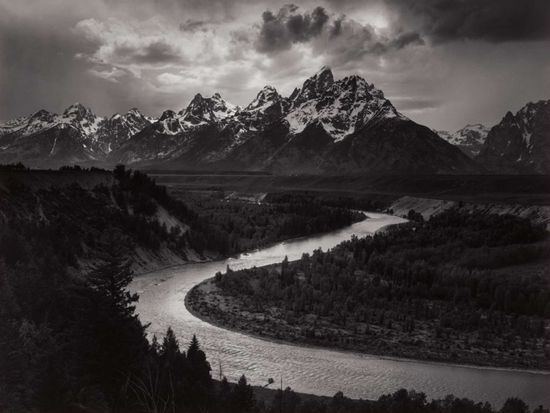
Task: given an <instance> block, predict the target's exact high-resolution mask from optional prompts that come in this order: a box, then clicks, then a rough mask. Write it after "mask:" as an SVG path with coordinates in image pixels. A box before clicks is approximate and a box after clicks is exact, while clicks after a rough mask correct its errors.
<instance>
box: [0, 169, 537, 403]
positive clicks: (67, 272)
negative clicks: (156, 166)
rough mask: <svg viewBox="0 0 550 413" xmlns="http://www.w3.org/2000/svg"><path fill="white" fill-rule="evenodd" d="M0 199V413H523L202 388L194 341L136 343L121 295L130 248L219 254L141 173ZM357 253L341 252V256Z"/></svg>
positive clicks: (239, 386)
mask: <svg viewBox="0 0 550 413" xmlns="http://www.w3.org/2000/svg"><path fill="white" fill-rule="evenodd" d="M61 172H62V173H73V172H75V171H74V170H65V171H61ZM91 172H93V171H90V173H91ZM78 173H87V172H85V171H78ZM57 179H58V177H56V180H57ZM0 193H1V196H0V411H2V412H41V413H42V412H44V413H60V412H66V413H74V412H98V413H99V412H124V413H141V412H143V413H146V412H155V413H157V412H172V413H175V412H178V413H179V412H220V413H221V412H229V413H237V412H242V413H246V412H295V413H302V412H303V413H308V412H311V413H313V412H325V413H332V412H342V413H343V412H373V413H374V412H387V413H401V412H403V413H404V412H411V411H415V412H427V413H428V412H449V413H462V412H474V413H478V412H479V413H492V412H497V411H498V412H500V413H528V412H529V411H530V409H529V408H528V407H527V406H526V404H525V403H523V402H522V401H521V400H518V399H513V398H512V399H509V400H508V401H507V402H506V404H505V405H504V406H503V407H502V408H501V409H500V410H495V408H494V407H491V406H489V405H487V404H484V403H475V402H473V401H471V400H467V399H458V398H454V397H451V396H450V397H448V398H445V399H443V400H433V401H428V400H427V398H426V396H425V395H424V394H423V393H418V392H414V391H405V390H400V391H398V392H396V393H394V394H392V395H386V396H383V397H381V398H380V399H379V400H378V401H358V400H350V399H347V398H345V397H344V396H343V395H342V394H341V393H338V394H336V395H335V396H334V397H333V398H315V397H311V396H308V397H305V396H302V395H298V394H296V393H294V392H293V391H292V390H291V389H285V390H284V391H280V390H279V391H273V392H271V393H268V395H267V396H265V394H264V396H262V397H258V396H257V391H256V390H255V389H254V388H252V387H250V385H249V384H248V383H247V381H246V378H245V377H244V376H243V377H241V380H239V382H238V383H236V384H234V383H228V382H227V380H225V379H223V378H222V380H221V381H216V380H213V378H212V372H211V367H210V364H209V362H208V360H207V355H206V354H205V353H204V352H203V351H202V350H201V347H200V344H199V342H200V337H198V339H197V338H196V337H176V336H175V334H174V332H173V331H172V330H171V329H168V330H167V331H166V333H165V334H164V336H163V337H162V338H159V339H158V340H157V338H156V337H153V338H152V340H148V339H147V326H145V325H143V324H142V323H141V322H140V320H139V318H138V317H137V314H136V312H135V305H136V302H137V301H138V300H139V297H138V295H137V294H132V293H130V292H128V290H127V286H128V284H129V283H130V281H131V280H132V277H133V274H132V270H131V264H132V261H131V251H132V250H133V249H135V248H138V247H139V248H146V249H151V250H155V249H159V248H168V249H171V250H174V251H176V252H178V253H182V254H184V253H186V251H191V250H194V251H204V252H205V253H206V252H207V251H208V250H210V251H213V252H215V253H217V254H224V253H226V252H227V249H226V248H227V245H228V244H227V243H225V241H224V242H223V243H219V240H220V239H222V240H223V237H222V238H218V235H216V234H217V233H216V232H215V231H216V226H212V227H211V226H209V223H208V222H204V221H202V218H201V217H200V215H199V214H197V213H196V212H195V211H193V210H192V209H191V208H190V207H188V206H187V205H186V204H185V203H183V202H181V201H177V200H175V199H174V198H172V197H171V196H170V195H169V194H168V193H167V192H166V190H165V189H164V188H163V187H159V186H157V185H156V184H155V183H154V181H152V180H151V179H150V178H148V177H147V176H146V175H145V174H143V173H140V172H132V171H129V170H126V169H124V168H122V167H119V168H117V169H116V170H115V171H114V174H113V176H112V180H110V178H109V179H108V183H104V184H100V185H95V186H93V187H91V188H90V187H86V186H82V185H80V184H78V183H74V184H68V185H63V186H52V187H48V188H33V187H29V186H26V185H25V184H24V183H21V182H20V181H18V180H10V179H8V178H6V179H4V177H3V178H2V182H1V185H0ZM283 204H284V203H283ZM162 210H165V211H168V212H169V213H170V214H171V215H172V216H175V217H176V218H177V219H178V221H179V222H181V223H185V224H186V226H187V227H186V231H184V230H181V227H179V226H172V227H169V226H167V225H166V224H165V223H164V222H162V223H161V222H160V221H159V219H158V217H159V216H160V215H159V211H162ZM319 212H320V211H319V210H316V213H319ZM178 228H180V229H178ZM536 234H537V233H536V232H535V237H538V236H539V235H536ZM360 242H362V241H359V240H354V241H352V242H351V243H348V244H345V246H342V247H341V248H342V249H341V250H342V251H344V250H348V251H350V252H351V253H352V254H353V247H352V246H353V245H359V244H358V243H360ZM364 242H367V241H364ZM182 249H183V252H182ZM319 254H320V253H319ZM321 255H322V254H321ZM321 255H320V256H321ZM315 256H316V255H315ZM310 259H311V258H310ZM288 268H294V264H291V265H289V267H288ZM289 274H291V273H290V272H288V273H287V272H285V277H289V276H290V275H289ZM292 277H294V275H292ZM229 279H230V278H228V280H229ZM286 279H287V278H285V280H286ZM288 280H290V278H288ZM287 282H288V281H285V283H287ZM281 285H282V284H281ZM285 285H286V284H285ZM288 285H290V283H289V284H288ZM529 311H531V310H529ZM527 314H528V316H529V317H531V316H532V315H531V313H529V312H528V313H527ZM187 340H189V344H188V345H185V344H184V345H182V344H181V343H187ZM534 412H537V413H547V410H543V409H540V408H538V409H535V410H534Z"/></svg>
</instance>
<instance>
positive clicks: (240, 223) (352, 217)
mask: <svg viewBox="0 0 550 413" xmlns="http://www.w3.org/2000/svg"><path fill="white" fill-rule="evenodd" d="M172 193H173V195H174V196H175V197H177V198H178V199H180V200H182V201H184V202H185V203H186V204H187V205H189V206H190V208H192V209H193V210H195V211H197V213H198V215H199V217H200V218H201V219H202V220H203V221H204V222H208V224H209V227H210V228H211V231H214V232H215V233H216V234H217V236H218V237H221V238H220V239H224V240H227V241H226V243H227V248H226V251H227V252H228V253H234V252H239V251H246V250H251V249H255V248H260V247H262V246H265V245H269V244H272V243H275V242H278V241H282V240H286V239H289V238H295V237H301V236H306V235H311V234H316V233H321V232H328V231H331V230H334V229H337V228H342V227H345V226H348V225H350V224H352V223H354V222H357V221H360V220H362V219H364V215H363V214H362V213H360V212H356V211H354V210H350V208H349V206H354V207H361V208H362V209H364V210H367V209H368V210H372V209H375V208H379V207H380V205H381V204H380V203H376V202H372V201H368V200H362V201H357V200H353V199H346V198H339V197H326V196H319V195H318V194H316V195H312V194H311V195H306V194H299V193H272V194H267V196H265V197H262V198H261V199H258V198H255V197H254V196H249V197H246V196H244V195H243V196H232V195H233V194H232V193H229V194H228V193H226V192H223V191H194V192H191V191H178V190H177V189H176V190H174V191H173V192H172Z"/></svg>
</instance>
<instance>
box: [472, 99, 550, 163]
mask: <svg viewBox="0 0 550 413" xmlns="http://www.w3.org/2000/svg"><path fill="white" fill-rule="evenodd" d="M476 159H477V160H478V161H479V162H480V163H481V164H483V165H485V166H486V167H487V168H488V169H490V170H491V171H493V172H498V173H542V174H550V101H549V100H541V101H539V102H536V103H528V104H527V105H525V106H524V107H523V108H521V109H520V110H519V111H518V112H517V113H516V114H515V115H514V114H512V113H511V112H508V113H507V114H506V115H505V116H504V118H503V119H502V120H501V121H500V123H499V124H497V125H495V126H494V127H493V128H492V129H491V130H490V132H489V134H488V135H487V140H486V141H485V144H484V145H483V148H482V149H481V152H480V154H479V156H478V157H477V158H476Z"/></svg>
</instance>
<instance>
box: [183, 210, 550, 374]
mask: <svg viewBox="0 0 550 413" xmlns="http://www.w3.org/2000/svg"><path fill="white" fill-rule="evenodd" d="M409 219H410V220H411V221H410V222H409V223H407V224H404V225H400V226H396V227H392V228H390V229H388V230H387V231H385V232H383V233H378V234H376V235H375V236H373V237H366V238H362V239H357V238H355V239H352V240H351V241H347V242H344V243H342V244H340V245H339V246H337V247H336V248H334V249H333V250H331V251H329V252H322V251H320V250H317V251H315V252H314V253H313V254H312V255H307V254H306V255H304V256H303V257H302V259H301V260H299V261H296V262H288V260H285V261H283V262H282V263H281V264H280V265H275V266H270V267H263V268H253V269H248V270H242V271H231V269H228V272H227V273H225V274H221V273H218V274H216V277H215V279H214V281H210V282H211V283H214V284H215V287H217V289H216V290H214V292H213V293H212V294H214V295H216V299H218V300H220V301H219V302H218V304H215V302H214V301H212V300H211V299H210V298H211V297H208V295H206V294H205V293H204V292H203V291H202V289H201V288H200V287H198V288H195V289H194V290H193V291H192V292H191V294H190V297H189V303H190V305H191V307H192V308H193V310H194V311H196V312H197V313H200V314H203V315H206V316H207V317H209V318H210V319H211V320H213V321H216V322H219V323H221V324H223V325H226V326H229V327H234V328H237V329H244V330H246V331H249V332H253V333H256V334H260V335H267V336H270V337H274V338H278V339H284V340H291V341H300V342H307V343H311V344H318V345H328V346H334V347H339V348H349V349H355V350H362V351H367V352H371V353H378V354H390V355H398V356H407V357H411V358H427V359H432V360H446V361H455V362H466V363H475V364H489V365H490V364H492V365H502V366H523V367H530V368H536V369H537V368H538V369H548V368H550V361H549V360H550V347H549V342H548V340H549V338H550V337H549V333H548V331H549V327H550V283H549V281H550V280H549V277H548V274H547V273H545V269H547V268H548V261H547V259H548V256H549V255H550V254H549V252H550V246H549V244H548V242H547V241H546V238H547V233H546V231H545V230H544V229H543V228H542V227H538V226H534V225H532V224H531V223H530V222H529V221H527V220H524V219H520V218H516V217H513V216H507V215H504V216H499V215H490V216H480V215H475V214H468V213H463V212H459V211H457V210H449V211H447V212H444V213H442V214H440V215H437V216H434V217H432V218H431V219H430V220H429V221H427V222H424V220H423V219H422V217H421V216H420V215H419V214H416V213H415V212H414V211H411V212H410V214H409ZM527 263H530V264H535V267H534V268H537V266H538V268H539V269H542V270H541V271H538V272H537V271H535V270H530V271H521V266H520V268H519V270H518V267H517V266H518V265H519V264H527ZM510 265H516V267H514V268H513V269H511V270H510V269H509V268H507V267H508V266H510ZM219 303H224V305H223V308H225V309H227V308H233V309H234V311H222V310H220V307H221V306H220V305H219ZM258 320H262V321H261V324H260V322H259V321H258Z"/></svg>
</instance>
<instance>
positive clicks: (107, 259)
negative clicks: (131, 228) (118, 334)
mask: <svg viewBox="0 0 550 413" xmlns="http://www.w3.org/2000/svg"><path fill="white" fill-rule="evenodd" d="M119 251H120V248H118V247H117V246H116V245H112V244H111V245H110V248H109V249H107V251H104V252H103V254H102V258H103V261H104V262H103V264H101V265H99V266H98V267H96V268H95V269H94V270H92V271H91V272H90V274H89V276H88V283H89V284H90V286H91V287H92V289H94V290H95V291H97V292H99V293H100V294H102V295H103V296H104V297H106V298H107V299H108V300H110V301H111V303H112V304H113V305H114V306H115V307H116V308H117V309H118V310H119V311H120V312H121V313H123V314H124V315H125V316H128V317H130V316H132V315H133V314H134V310H135V306H134V305H133V304H134V303H135V302H137V301H138V299H139V297H138V295H137V294H135V293H134V294H132V293H130V292H128V291H127V289H126V287H128V285H129V284H130V283H131V282H132V278H133V277H132V276H133V271H132V270H131V268H130V262H129V261H128V260H126V259H124V258H121V257H120V255H119V254H118V253H117V252H119Z"/></svg>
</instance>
